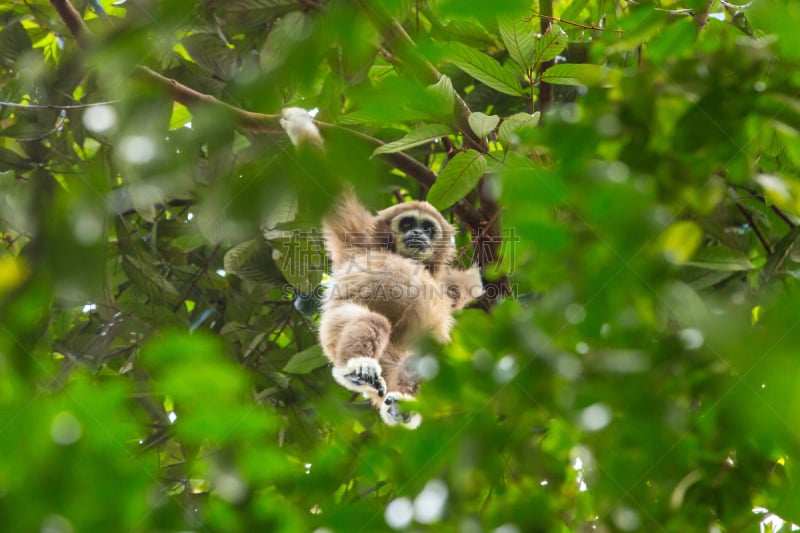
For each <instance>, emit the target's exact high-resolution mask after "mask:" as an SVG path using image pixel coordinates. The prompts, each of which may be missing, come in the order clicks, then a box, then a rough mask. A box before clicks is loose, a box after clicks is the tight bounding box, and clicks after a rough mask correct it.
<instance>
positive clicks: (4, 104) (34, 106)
mask: <svg viewBox="0 0 800 533" xmlns="http://www.w3.org/2000/svg"><path fill="white" fill-rule="evenodd" d="M117 103H119V100H109V101H107V102H91V103H88V104H74V105H53V104H17V103H14V102H3V101H0V107H14V108H18V109H58V110H69V109H86V108H87V107H97V106H101V105H112V104H117Z"/></svg>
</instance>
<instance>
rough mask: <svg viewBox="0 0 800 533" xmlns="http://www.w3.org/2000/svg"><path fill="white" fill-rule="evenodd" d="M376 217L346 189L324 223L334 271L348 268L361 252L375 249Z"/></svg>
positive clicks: (327, 246)
mask: <svg viewBox="0 0 800 533" xmlns="http://www.w3.org/2000/svg"><path fill="white" fill-rule="evenodd" d="M374 226H375V217H373V216H372V213H370V212H369V211H367V210H366V209H365V208H364V206H363V205H361V203H360V202H359V201H358V198H356V195H355V193H354V192H353V191H352V190H351V189H345V191H344V192H343V193H342V196H341V197H340V198H339V199H338V200H337V201H336V204H335V205H334V207H333V210H332V211H331V212H330V213H329V214H328V215H326V216H325V218H323V219H322V232H323V234H324V236H325V250H326V251H327V252H328V253H329V254H330V259H331V261H333V266H334V267H340V266H342V265H344V264H345V263H346V262H347V261H349V260H350V258H352V257H353V254H354V253H355V252H358V251H363V250H367V249H369V248H373V247H375V246H376V245H378V244H380V243H376V242H375V239H376V235H375V234H374Z"/></svg>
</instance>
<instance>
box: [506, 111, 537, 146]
mask: <svg viewBox="0 0 800 533" xmlns="http://www.w3.org/2000/svg"><path fill="white" fill-rule="evenodd" d="M540 115H541V114H540V113H539V112H538V111H537V112H536V113H533V114H529V113H517V114H515V115H511V116H510V117H508V118H506V119H503V123H502V124H500V129H499V130H497V140H499V141H500V143H501V144H503V146H508V145H511V144H514V135H515V134H517V133H520V132H521V131H522V130H525V129H528V128H533V127H535V126H536V125H537V124H538V123H539V117H540Z"/></svg>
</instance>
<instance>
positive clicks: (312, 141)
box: [280, 107, 323, 150]
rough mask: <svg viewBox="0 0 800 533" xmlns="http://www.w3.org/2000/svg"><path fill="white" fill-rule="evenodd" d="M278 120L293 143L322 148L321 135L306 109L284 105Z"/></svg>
mask: <svg viewBox="0 0 800 533" xmlns="http://www.w3.org/2000/svg"><path fill="white" fill-rule="evenodd" d="M280 122H281V126H282V127H283V129H284V130H286V134H287V135H289V139H291V141H292V144H293V145H295V146H298V147H299V146H301V145H311V146H314V147H315V148H318V149H320V150H322V148H323V142H322V137H321V136H320V134H319V130H318V129H317V126H316V124H314V118H313V117H312V116H311V115H310V114H309V113H308V111H306V110H305V109H303V108H302V107H285V108H283V109H282V110H281V121H280Z"/></svg>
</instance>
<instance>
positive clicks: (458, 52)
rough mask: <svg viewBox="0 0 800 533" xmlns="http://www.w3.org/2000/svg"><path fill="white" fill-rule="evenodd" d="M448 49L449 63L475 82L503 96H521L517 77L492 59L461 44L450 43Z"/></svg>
mask: <svg viewBox="0 0 800 533" xmlns="http://www.w3.org/2000/svg"><path fill="white" fill-rule="evenodd" d="M450 49H451V50H452V52H453V55H452V56H451V57H450V58H448V59H449V60H450V62H451V63H453V64H454V65H455V66H457V67H458V68H460V69H461V70H463V71H464V72H466V73H467V74H469V75H470V76H472V77H473V78H475V79H476V80H478V81H480V82H481V83H484V84H486V85H488V86H489V87H491V88H492V89H494V90H496V91H499V92H501V93H503V94H509V95H511V96H522V87H521V86H520V83H519V79H518V78H517V76H516V75H515V74H514V73H513V72H511V71H509V70H508V69H506V68H503V66H502V65H500V63H498V62H497V61H496V60H495V59H494V58H492V57H490V56H488V55H486V54H484V53H483V52H479V51H478V50H475V49H474V48H470V47H469V46H466V45H464V44H461V43H450Z"/></svg>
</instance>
